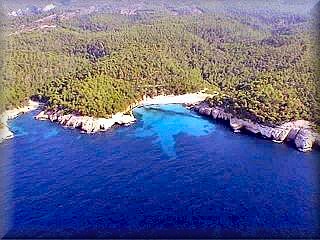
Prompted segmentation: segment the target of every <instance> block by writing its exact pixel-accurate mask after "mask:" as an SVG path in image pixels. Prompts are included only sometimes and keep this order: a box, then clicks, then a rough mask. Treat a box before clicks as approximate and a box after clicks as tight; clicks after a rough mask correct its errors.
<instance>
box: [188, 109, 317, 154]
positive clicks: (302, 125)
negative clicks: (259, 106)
mask: <svg viewBox="0 0 320 240" xmlns="http://www.w3.org/2000/svg"><path fill="white" fill-rule="evenodd" d="M193 109H194V110H195V111H196V112H198V113H199V114H201V115H204V116H208V117H212V118H213V119H220V120H224V121H229V124H230V127H231V128H232V129H233V130H234V131H235V132H240V131H241V130H246V131H249V132H251V133H254V134H260V135H262V136H263V137H266V138H268V139H271V140H273V141H274V142H277V143H282V142H284V141H292V142H294V143H295V145H296V147H297V149H298V150H299V151H302V152H307V151H310V150H311V149H312V147H313V146H314V145H318V146H320V135H319V134H318V133H316V132H315V131H314V130H313V129H314V128H313V127H314V125H313V124H312V123H311V122H308V121H304V120H298V121H293V122H287V123H284V124H282V125H279V126H275V127H271V126H266V125H262V124H259V123H254V122H252V121H251V120H249V119H240V118H237V117H236V116H233V115H232V114H230V113H227V112H225V111H224V109H222V108H219V107H213V108H212V107H210V106H208V105H206V104H204V103H201V104H198V105H195V106H194V107H193Z"/></svg>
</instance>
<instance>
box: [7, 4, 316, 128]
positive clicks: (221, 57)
mask: <svg viewBox="0 0 320 240" xmlns="http://www.w3.org/2000/svg"><path fill="white" fill-rule="evenodd" d="M203 9H204V10H203V13H202V14H192V13H190V11H191V10H190V11H189V10H188V11H189V12H188V13H190V14H184V13H185V10H183V13H182V14H178V15H177V16H175V15H173V14H170V11H169V10H168V9H166V11H157V12H154V11H153V12H152V13H150V12H148V11H142V12H141V13H139V14H136V15H131V16H124V15H119V14H116V13H108V14H107V13H101V12H98V13H93V14H90V15H85V16H81V17H80V16H79V17H75V18H72V19H69V20H68V21H63V20H59V21H58V22H57V23H55V24H57V27H56V28H55V29H51V30H35V31H31V32H28V33H21V34H14V35H10V36H9V37H8V38H7V39H8V41H7V45H8V46H7V48H6V49H5V56H6V57H7V61H6V62H5V69H6V71H5V73H4V76H3V80H4V81H3V84H2V88H3V89H2V90H3V94H2V98H3V101H4V102H5V107H6V108H12V107H14V106H17V105H19V104H22V103H23V101H25V100H26V99H27V98H28V97H30V96H36V97H38V98H40V99H42V100H45V101H47V105H48V108H62V109H65V110H66V111H69V112H77V113H80V114H84V115H93V116H102V117H105V116H109V115H110V114H112V113H114V112H117V111H123V110H125V109H127V108H128V106H129V105H130V104H132V103H134V102H136V101H137V100H139V99H141V98H142V97H143V96H144V95H150V96H154V95H158V94H172V93H173V94H181V93H186V92H195V91H199V90H201V89H204V88H206V89H208V91H209V92H210V91H214V92H215V93H217V94H216V95H215V97H213V98H212V99H208V102H209V103H210V104H212V105H215V106H223V107H224V108H226V109H228V110H229V111H230V112H233V113H235V114H237V115H240V116H243V117H248V118H250V119H254V120H255V121H259V122H264V123H267V124H279V123H281V122H284V121H289V120H294V119H306V120H311V121H314V122H317V123H318V124H320V120H319V119H318V118H317V116H318V109H319V107H318V102H319V99H318V95H317V93H318V85H317V84H316V82H317V76H318V75H317V73H318V72H317V71H319V70H318V69H317V62H316V59H317V58H315V56H314V55H313V51H314V47H315V46H314V44H315V43H314V42H315V40H314V39H315V36H316V35H315V34H314V33H313V31H312V20H311V19H309V18H307V17H306V16H303V15H297V14H292V13H276V12H274V11H271V10H266V11H244V10H242V11H240V10H239V9H229V10H228V11H227V10H223V11H220V12H217V11H213V10H212V11H210V8H209V7H208V2H207V1H204V5H203ZM28 19H29V20H28V21H31V20H30V18H28ZM20 21H24V19H23V18H21V19H20ZM8 26H9V28H10V26H11V28H12V26H15V25H14V24H13V23H12V22H11V23H10V22H9V23H8ZM11 31H13V29H11ZM9 32H10V29H9Z"/></svg>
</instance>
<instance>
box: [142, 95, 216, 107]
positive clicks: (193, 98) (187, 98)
mask: <svg viewBox="0 0 320 240" xmlns="http://www.w3.org/2000/svg"><path fill="white" fill-rule="evenodd" d="M210 96H212V95H211V94H206V93H202V92H198V93H187V94H183V95H166V96H165V95H160V96H156V97H153V98H145V99H143V100H142V101H141V102H140V104H139V106H141V105H143V106H146V105H158V104H174V103H176V104H196V103H199V102H201V101H204V100H205V99H206V98H207V97H210Z"/></svg>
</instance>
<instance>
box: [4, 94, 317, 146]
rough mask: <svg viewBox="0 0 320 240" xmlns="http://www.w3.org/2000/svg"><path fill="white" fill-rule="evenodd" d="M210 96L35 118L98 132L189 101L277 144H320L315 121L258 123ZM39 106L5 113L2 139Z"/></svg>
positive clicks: (197, 108)
mask: <svg viewBox="0 0 320 240" xmlns="http://www.w3.org/2000/svg"><path fill="white" fill-rule="evenodd" d="M210 96H212V95H210V94H205V93H203V92H199V93H188V94H183V95H166V96H165V95H160V96H156V97H153V98H150V97H144V99H143V100H142V101H140V102H137V103H136V104H133V105H132V106H130V108H129V109H128V111H126V112H125V113H117V114H114V115H112V117H111V118H95V117H90V116H79V115H74V114H63V112H62V111H49V110H48V111H46V110H45V111H41V112H40V113H39V114H38V115H37V116H35V119H38V120H49V121H51V122H58V123H59V124H61V125H63V126H65V127H68V128H77V129H80V130H81V131H82V132H84V133H96V132H99V131H106V130H108V129H110V128H111V127H113V126H114V125H128V124H132V123H133V122H135V120H136V119H135V118H134V116H133V115H132V114H131V110H132V109H133V108H135V107H141V106H148V105H161V104H185V105H189V106H193V107H192V109H193V110H195V111H196V112H198V113H199V114H200V115H205V116H209V117H212V118H213V119H220V120H224V121H228V122H229V124H230V127H231V128H232V129H233V130H234V131H235V132H240V131H241V130H246V131H249V132H251V133H254V134H259V135H262V136H263V137H265V138H268V139H271V140H273V141H274V142H277V143H282V142H284V141H292V142H294V143H295V145H296V147H297V149H298V150H300V151H302V152H307V151H310V150H311V149H312V147H313V146H314V145H317V146H320V135H319V134H318V133H316V132H315V131H314V130H313V124H312V123H310V122H308V121H304V120H298V121H293V122H287V123H284V124H282V125H280V126H275V127H270V126H266V125H262V124H258V123H254V122H252V121H250V120H248V119H239V118H237V117H236V116H233V115H232V114H230V113H227V112H225V111H224V110H223V109H221V108H211V107H209V106H208V105H206V103H204V100H205V99H206V98H207V97H210ZM38 107H39V103H37V102H33V101H29V104H28V105H27V106H25V107H22V108H17V109H13V110H8V111H5V112H4V113H3V114H2V115H1V123H2V125H3V126H4V127H3V128H2V129H0V137H1V138H0V142H2V141H3V140H5V139H10V138H12V137H13V133H12V132H11V131H10V129H9V128H8V126H7V122H8V120H10V119H13V118H15V117H17V116H19V115H20V114H23V113H26V112H29V111H32V110H35V109H36V108H38ZM128 112H130V114H127V113H128Z"/></svg>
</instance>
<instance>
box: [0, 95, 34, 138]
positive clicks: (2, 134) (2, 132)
mask: <svg viewBox="0 0 320 240" xmlns="http://www.w3.org/2000/svg"><path fill="white" fill-rule="evenodd" d="M39 105H40V104H39V103H38V102H35V101H31V100H29V102H28V104H27V105H26V106H24V107H21V108H15V109H12V110H7V111H4V112H3V113H2V114H1V115H0V123H1V125H2V126H1V128H0V143H2V142H3V141H4V140H6V139H10V138H13V137H14V135H13V133H12V132H11V131H10V129H9V127H8V121H9V120H12V119H14V118H16V117H18V116H20V115H21V114H24V113H27V112H30V111H33V110H35V109H37V108H38V107H39Z"/></svg>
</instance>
